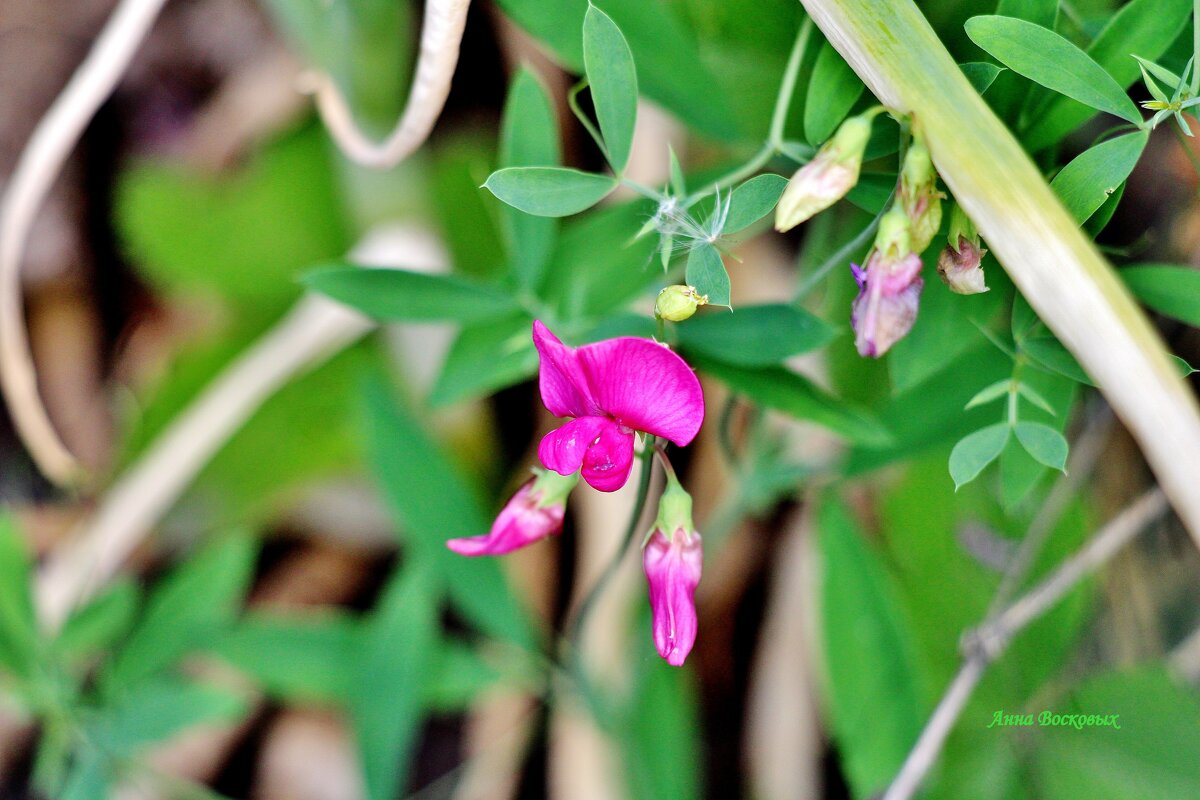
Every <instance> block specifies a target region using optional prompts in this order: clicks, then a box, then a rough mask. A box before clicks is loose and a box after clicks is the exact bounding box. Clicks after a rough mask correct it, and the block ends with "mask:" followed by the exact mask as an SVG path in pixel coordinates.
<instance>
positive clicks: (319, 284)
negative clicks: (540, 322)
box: [303, 267, 518, 322]
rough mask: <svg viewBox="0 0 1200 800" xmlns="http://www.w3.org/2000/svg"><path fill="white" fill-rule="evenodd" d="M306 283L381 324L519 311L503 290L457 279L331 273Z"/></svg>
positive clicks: (348, 270) (357, 270) (354, 270)
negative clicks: (384, 322)
mask: <svg viewBox="0 0 1200 800" xmlns="http://www.w3.org/2000/svg"><path fill="white" fill-rule="evenodd" d="M303 280H304V283H305V284H306V285H307V286H308V287H309V288H311V289H313V290H314V291H317V292H320V293H321V294H323V295H325V296H327V297H330V298H333V299H334V300H337V301H338V302H339V303H345V304H346V305H348V306H350V307H351V308H355V309H358V310H359V311H361V312H363V313H364V314H366V315H367V316H369V317H372V318H374V319H379V320H404V321H424V320H453V321H455V322H484V321H487V320H493V319H497V318H499V317H504V316H508V315H509V314H512V313H513V312H514V311H516V310H517V308H518V306H517V303H516V301H515V300H513V298H512V297H511V296H510V295H508V294H506V293H505V292H503V291H501V290H500V289H497V288H495V287H493V286H490V285H488V284H486V283H480V282H478V281H473V280H468V279H467V278H462V277H458V276H456V275H431V274H428V273H424V272H410V271H408V270H402V269H367V268H362V267H327V268H324V269H318V270H315V271H313V272H310V273H308V274H307V275H305V276H304V279H303Z"/></svg>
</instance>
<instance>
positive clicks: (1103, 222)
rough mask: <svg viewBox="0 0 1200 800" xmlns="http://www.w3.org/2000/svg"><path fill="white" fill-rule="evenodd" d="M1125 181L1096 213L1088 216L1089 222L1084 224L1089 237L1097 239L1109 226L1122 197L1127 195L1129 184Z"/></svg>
mask: <svg viewBox="0 0 1200 800" xmlns="http://www.w3.org/2000/svg"><path fill="white" fill-rule="evenodd" d="M1128 183H1129V182H1128V181H1125V182H1124V183H1122V184H1121V185H1120V186H1118V187H1117V189H1116V191H1114V192H1113V193H1112V194H1110V195H1109V196H1108V199H1107V200H1105V201H1104V205H1102V206H1100V208H1099V210H1098V211H1096V213H1094V214H1092V216H1091V217H1089V218H1088V221H1087V223H1085V224H1084V226H1083V232H1084V233H1086V234H1087V235H1088V237H1089V238H1092V239H1095V238H1096V237H1097V236H1099V235H1100V233H1101V232H1102V231H1103V230H1104V229H1105V228H1107V227H1108V223H1109V222H1111V221H1112V218H1113V214H1116V213H1117V206H1118V205H1120V203H1121V198H1122V197H1123V196H1124V195H1125V187H1126V186H1127V185H1128Z"/></svg>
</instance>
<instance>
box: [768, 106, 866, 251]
mask: <svg viewBox="0 0 1200 800" xmlns="http://www.w3.org/2000/svg"><path fill="white" fill-rule="evenodd" d="M881 110H882V109H872V110H870V111H867V112H865V113H863V114H860V115H858V116H857V117H851V118H850V119H848V120H846V121H845V122H843V123H842V125H841V127H840V128H838V130H837V133H835V134H834V135H833V138H832V139H830V140H829V141H828V142H826V143H825V144H824V146H823V147H821V149H820V150H819V151H818V152H817V154H816V155H815V156H814V157H813V160H812V161H810V162H808V163H807V164H805V165H804V166H803V167H801V168H800V169H799V170H797V171H796V174H795V175H793V176H792V179H791V180H790V181H789V182H788V185H787V188H786V189H784V191H783V197H781V198H779V205H778V206H776V207H775V230H777V231H780V232H783V231H789V230H791V229H792V228H794V227H796V226H797V225H799V224H800V223H801V222H804V221H806V220H808V219H810V218H812V217H813V216H814V215H815V214H817V213H819V212H821V211H824V210H825V209H827V208H829V207H830V206H831V205H833V204H834V203H836V202H837V201H838V200H841V199H842V198H843V197H845V196H846V193H847V192H849V191H850V190H851V189H853V188H854V185H855V184H856V183H858V173H859V170H860V169H862V160H863V153H864V152H865V151H866V149H867V141H868V140H869V139H870V138H871V120H872V119H873V118H874V117H875V115H876V114H878V113H879V112H880V111H881Z"/></svg>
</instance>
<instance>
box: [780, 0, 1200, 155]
mask: <svg viewBox="0 0 1200 800" xmlns="http://www.w3.org/2000/svg"><path fill="white" fill-rule="evenodd" d="M1196 2H1198V3H1200V0H1196ZM812 30H813V21H812V18H811V17H805V18H804V22H803V23H802V24H801V25H800V33H799V34H797V35H796V42H795V44H793V45H792V52H791V54H790V55H789V56H788V62H787V67H785V68H784V70H783V80H782V81H781V82H780V83H779V94H778V95H776V96H775V110H774V111H773V112H772V113H771V127H770V129H769V130H768V132H767V144H768V145H770V147H771V149H772V150H777V149H779V146H780V145H781V144H783V126H784V125H785V124H787V115H788V110H789V109H790V108H791V106H792V95H793V94H795V93H796V78H797V77H798V76H799V74H800V62H802V61H803V60H804V53H805V51H807V50H808V40H809V38H810V37H811V36H812Z"/></svg>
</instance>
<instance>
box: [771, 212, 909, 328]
mask: <svg viewBox="0 0 1200 800" xmlns="http://www.w3.org/2000/svg"><path fill="white" fill-rule="evenodd" d="M895 196H896V192H895V190H893V191H892V194H891V196H890V197H888V200H887V202H886V203H884V204H883V209H881V210H880V212H879V213H878V214H876V215H875V219H873V220H871V222H870V223H868V225H867V227H865V228H863V229H862V230H861V231H859V232H858V235H856V236H855V237H854V238H853V239H851V240H850V241H848V242H846V243H845V244H844V245H842V246H841V247H839V248H838V249H837V251H836V252H835V253H834V254H833V255H831V256H830V257H829V258H827V259H825V260H824V261H822V262H821V266H819V267H817V268H816V269H815V270H813V271H812V272H810V273H809V274H808V275H807V276H806V277H805V278H804V281H803V282H802V283H801V284H800V287H799V288H798V289H796V294H795V296H793V297H792V305H800V303H801V302H802V301H803V300H804V298H805V297H807V296H808V293H809V292H811V291H812V290H813V289H815V288H816V286H817V284H818V283H820V282H821V281H822V280H824V279H825V276H826V275H828V274H829V273H830V272H832V271H833V270H834V269H836V268H837V267H839V266H842V265H845V264H849V263H850V259H851V258H852V257H853V256H854V254H855V253H857V252H859V251H861V250H862V249H863V248H864V247H866V246H867V242H869V241H870V240H871V237H872V236H874V235H875V229H876V228H878V227H879V220H881V219H883V215H884V214H885V213H886V211H887V208H888V207H889V206H890V205H891V204H892V197H895Z"/></svg>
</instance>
